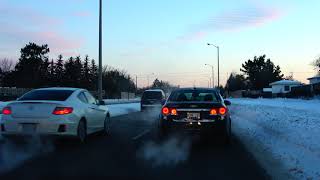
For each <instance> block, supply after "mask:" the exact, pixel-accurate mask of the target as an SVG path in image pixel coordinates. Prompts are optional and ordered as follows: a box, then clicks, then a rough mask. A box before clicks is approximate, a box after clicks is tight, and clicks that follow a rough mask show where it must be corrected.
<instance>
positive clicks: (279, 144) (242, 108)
mask: <svg viewBox="0 0 320 180" xmlns="http://www.w3.org/2000/svg"><path fill="white" fill-rule="evenodd" d="M231 102H232V104H233V105H232V106H230V110H231V115H232V120H233V133H234V134H235V135H236V136H238V137H239V139H241V141H242V142H243V143H244V144H245V145H246V146H247V148H248V149H249V151H251V152H252V154H254V156H255V157H256V158H257V159H258V160H259V161H260V163H261V164H262V165H263V166H264V167H265V169H266V170H267V171H268V173H269V174H270V175H271V176H272V177H274V178H276V179H288V178H298V179H308V178H313V179H319V178H320V143H319V142H320V140H319V139H320V111H319V107H320V100H299V99H231Z"/></svg>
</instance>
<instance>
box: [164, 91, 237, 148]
mask: <svg viewBox="0 0 320 180" xmlns="http://www.w3.org/2000/svg"><path fill="white" fill-rule="evenodd" d="M227 105H231V103H230V101H227V100H223V98H222V97H221V95H220V93H219V92H218V90H216V89H210V88H181V89H177V90H175V91H173V92H172V93H171V94H170V96H169V98H168V100H167V101H166V103H165V104H164V106H163V107H162V110H161V114H160V120H159V133H160V135H161V136H164V135H165V136H167V135H168V134H169V133H170V132H175V131H179V130H183V131H191V132H199V133H203V134H206V135H207V134H209V135H216V136H218V137H221V138H223V140H225V142H229V140H230V135H231V119H230V115H229V111H228V107H227Z"/></svg>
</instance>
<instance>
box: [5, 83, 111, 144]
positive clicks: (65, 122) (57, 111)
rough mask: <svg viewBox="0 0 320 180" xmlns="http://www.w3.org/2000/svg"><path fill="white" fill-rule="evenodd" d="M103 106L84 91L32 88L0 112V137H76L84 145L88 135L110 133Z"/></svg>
mask: <svg viewBox="0 0 320 180" xmlns="http://www.w3.org/2000/svg"><path fill="white" fill-rule="evenodd" d="M103 105H104V102H98V101H97V100H96V99H95V98H94V97H93V96H92V95H91V94H90V92H89V91H87V90H85V89H78V88H42V89H35V90H32V91H30V92H28V93H26V94H25V95H23V96H22V97H20V98H18V99H17V100H16V101H13V102H11V103H9V104H7V105H6V106H5V107H4V108H3V109H2V120H1V124H0V127H1V128H0V130H1V134H2V135H3V136H4V137H10V136H17V135H18V136H20V135H22V136H24V135H34V134H36V135H49V136H50V135H53V136H57V137H76V138H77V139H78V140H79V141H80V142H84V141H86V139H87V135H88V134H91V133H94V132H98V131H102V132H103V133H105V134H106V133H108V132H109V125H110V124H109V122H110V113H109V111H108V109H107V107H106V106H103Z"/></svg>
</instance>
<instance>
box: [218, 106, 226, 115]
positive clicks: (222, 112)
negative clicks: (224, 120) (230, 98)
mask: <svg viewBox="0 0 320 180" xmlns="http://www.w3.org/2000/svg"><path fill="white" fill-rule="evenodd" d="M226 113H227V108H225V107H221V108H219V114H220V115H225V114H226Z"/></svg>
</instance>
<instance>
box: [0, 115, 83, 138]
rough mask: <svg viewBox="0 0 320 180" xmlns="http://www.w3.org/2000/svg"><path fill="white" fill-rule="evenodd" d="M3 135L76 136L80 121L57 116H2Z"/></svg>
mask: <svg viewBox="0 0 320 180" xmlns="http://www.w3.org/2000/svg"><path fill="white" fill-rule="evenodd" d="M0 124H1V128H0V131H1V134H2V135H57V136H76V135H77V127H78V121H72V120H69V119H68V118H66V117H62V116H57V117H54V118H48V119H28V118H12V117H10V116H8V117H5V118H2V121H1V122H0Z"/></svg>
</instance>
